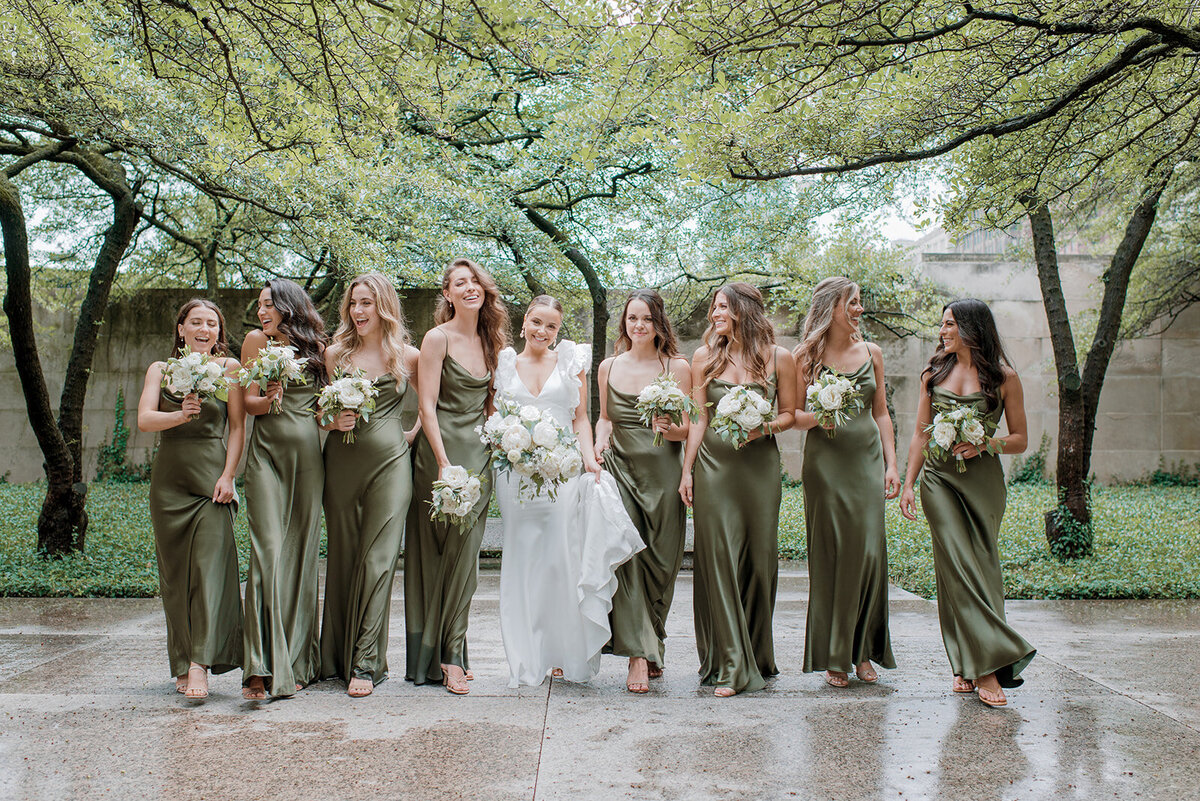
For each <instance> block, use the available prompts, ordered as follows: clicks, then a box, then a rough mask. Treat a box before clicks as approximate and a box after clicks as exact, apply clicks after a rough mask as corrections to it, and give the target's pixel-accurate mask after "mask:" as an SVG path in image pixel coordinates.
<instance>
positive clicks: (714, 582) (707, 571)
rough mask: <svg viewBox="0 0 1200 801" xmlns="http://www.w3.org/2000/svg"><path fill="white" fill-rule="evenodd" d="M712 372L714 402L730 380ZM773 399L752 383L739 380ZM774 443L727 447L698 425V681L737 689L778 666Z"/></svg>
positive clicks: (753, 684) (750, 686) (757, 685)
mask: <svg viewBox="0 0 1200 801" xmlns="http://www.w3.org/2000/svg"><path fill="white" fill-rule="evenodd" d="M733 386H735V385H734V384H730V383H729V382H727V381H722V380H720V379H713V380H712V381H710V382H709V385H708V390H707V398H708V402H709V403H710V404H712V405H711V406H710V407H709V409H710V411H711V410H712V409H715V408H716V406H717V403H719V402H720V400H721V398H723V397H725V393H727V392H728V391H729V390H730V388H731V387H733ZM746 386H748V387H750V388H751V389H754V390H756V391H758V392H759V393H763V394H764V397H766V398H767V399H768V400H772V401H773V400H774V399H775V393H774V376H772V386H771V391H769V392H766V391H764V388H763V387H762V386H761V385H759V384H748V385H746ZM779 469H780V468H779V448H778V447H777V446H776V444H775V437H773V436H766V437H760V438H758V439H756V440H753V441H751V442H748V443H746V444H745V445H743V446H742V447H741V448H740V449H734V447H733V446H732V445H730V444H729V443H728V442H726V441H725V440H723V439H721V437H720V436H718V434H717V433H716V432H715V431H713V430H712V429H711V428H708V429H706V430H705V432H704V440H703V441H702V442H701V444H700V452H699V454H698V455H697V457H696V466H695V470H694V473H693V492H692V497H693V501H692V517H693V520H694V523H695V528H696V539H695V546H694V547H695V554H694V556H695V569H694V572H693V580H694V582H695V588H696V589H695V595H694V598H693V606H694V610H695V618H696V649H697V651H698V652H699V654H700V678H701V682H702V683H703V684H711V685H716V686H718V687H730V688H732V689H733V690H735V691H736V692H749V691H753V690H761V689H762V688H763V687H765V686H766V682H765V681H764V678H765V677H767V676H774V675H775V674H777V673H778V672H779V671H778V670H777V669H776V667H775V646H774V643H773V638H772V632H771V618H772V616H773V615H774V614H775V589H776V585H777V584H778V581H779V502H780V500H781V499H782V495H783V487H782V484H781V483H780V472H779Z"/></svg>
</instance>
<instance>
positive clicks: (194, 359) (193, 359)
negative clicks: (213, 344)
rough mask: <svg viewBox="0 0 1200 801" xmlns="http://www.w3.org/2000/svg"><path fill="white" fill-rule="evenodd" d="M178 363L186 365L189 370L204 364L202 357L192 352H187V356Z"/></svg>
mask: <svg viewBox="0 0 1200 801" xmlns="http://www.w3.org/2000/svg"><path fill="white" fill-rule="evenodd" d="M180 361H181V362H183V363H184V364H185V365H187V367H188V368H189V369H191V370H195V369H196V368H197V367H199V366H200V365H201V364H203V363H204V356H202V355H201V354H199V353H197V352H196V351H194V350H193V351H188V353H187V355H186V356H184V357H183V358H182V359H180Z"/></svg>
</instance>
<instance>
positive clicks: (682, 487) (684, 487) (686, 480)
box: [679, 470, 692, 509]
mask: <svg viewBox="0 0 1200 801" xmlns="http://www.w3.org/2000/svg"><path fill="white" fill-rule="evenodd" d="M679 497H680V498H683V502H684V504H685V505H686V506H687V508H689V509H691V508H692V473H691V471H690V470H684V471H683V476H681V477H680V479H679Z"/></svg>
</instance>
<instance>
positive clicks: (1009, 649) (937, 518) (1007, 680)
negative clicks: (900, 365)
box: [921, 386, 1037, 687]
mask: <svg viewBox="0 0 1200 801" xmlns="http://www.w3.org/2000/svg"><path fill="white" fill-rule="evenodd" d="M947 400H949V401H955V402H958V403H964V404H973V405H975V406H976V408H978V409H979V410H980V411H982V410H983V409H984V407H985V402H984V397H983V394H982V393H980V392H975V393H971V394H970V395H956V394H954V393H953V392H949V391H947V390H945V389H942V388H941V387H936V386H935V387H934V388H933V401H934V402H935V403H937V402H938V401H947ZM1002 413H1003V406H1002V405H1001V406H999V407H997V408H996V409H993V410H992V411H991V412H988V413H987V414H986V416H987V417H988V418H990V419H991V420H992V422H994V423H998V422H999V420H1000V416H1001V414H1002ZM964 464H965V465H966V468H967V469H966V472H963V473H960V472H958V470H957V468H956V466H955V460H954V459H953V458H951V459H947V460H945V461H939V460H934V459H929V460H927V461H926V462H925V469H924V472H923V473H922V476H921V508H922V510H923V511H924V512H925V518H926V519H927V520H928V521H929V529H930V532H931V533H932V535H933V567H934V575H935V578H936V580H937V607H938V622H939V623H940V624H941V629H942V642H943V644H944V645H945V646H946V656H948V657H949V658H950V667H951V668H952V669H953V671H954V674H955V675H956V676H962V677H963V678H964V679H972V680H974V679H978V678H979V677H980V676H986V675H987V674H989V673H993V672H994V673H995V674H996V679H997V680H998V681H999V682H1000V686H1001V687H1017V686H1019V685H1020V684H1021V683H1022V681H1023V679H1021V678H1019V676H1020V673H1021V671H1022V670H1024V669H1025V666H1026V665H1028V664H1029V662H1030V660H1031V659H1033V657H1034V655H1035V654H1036V653H1037V651H1035V650H1034V649H1033V646H1031V645H1030V644H1029V643H1028V642H1026V641H1025V639H1024V638H1022V637H1021V635H1019V634H1017V632H1016V631H1014V630H1013V629H1012V627H1011V626H1009V625H1008V622H1007V620H1006V619H1005V616H1004V579H1003V577H1002V575H1001V573H1000V549H999V544H998V538H999V534H1000V521H1001V519H1002V518H1003V517H1004V507H1005V502H1006V500H1007V498H1006V492H1005V487H1004V470H1003V468H1002V467H1001V465H1000V457H999V456H996V455H995V454H990V453H982V454H980V455H979V456H977V457H975V458H974V459H967V460H965V461H964Z"/></svg>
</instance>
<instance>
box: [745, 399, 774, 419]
mask: <svg viewBox="0 0 1200 801" xmlns="http://www.w3.org/2000/svg"><path fill="white" fill-rule="evenodd" d="M750 400H751V401H752V402H753V404H754V410H755V411H756V412H758V413H759V414H760V415H763V416H766V415H768V414H770V413H771V402H770V401H769V400H767V399H766V398H764V397H762V396H758V397H752V398H750Z"/></svg>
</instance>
